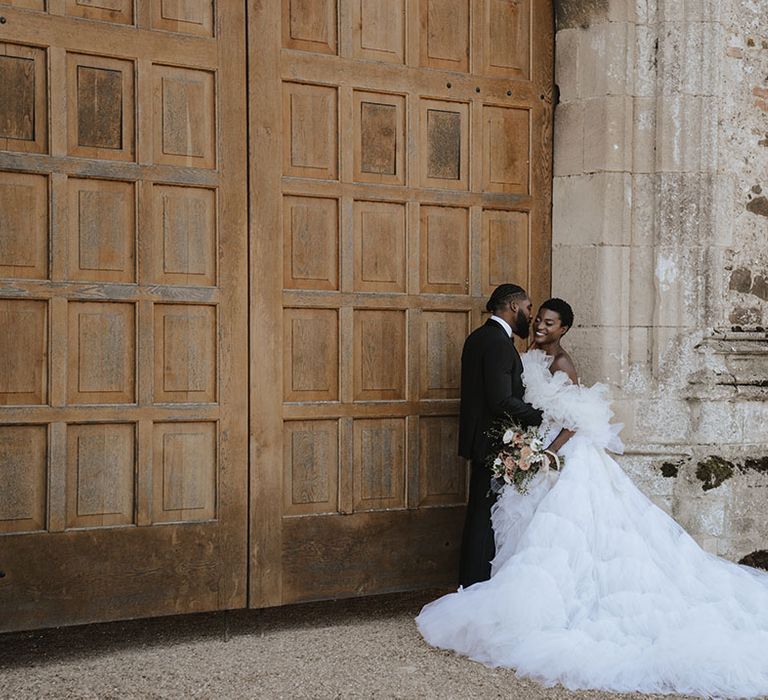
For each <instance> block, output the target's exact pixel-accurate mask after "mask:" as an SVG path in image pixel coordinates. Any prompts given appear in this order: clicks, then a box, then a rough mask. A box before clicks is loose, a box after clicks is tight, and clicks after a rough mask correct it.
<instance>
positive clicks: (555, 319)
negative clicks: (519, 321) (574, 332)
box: [533, 309, 568, 345]
mask: <svg viewBox="0 0 768 700" xmlns="http://www.w3.org/2000/svg"><path fill="white" fill-rule="evenodd" d="M567 330H568V326H564V325H563V322H562V321H561V320H560V314H559V313H557V311H552V309H539V312H538V313H537V314H536V318H535V319H534V321H533V342H534V343H536V345H549V344H551V343H554V342H556V341H558V340H560V338H562V337H563V336H564V335H565V332H566V331H567Z"/></svg>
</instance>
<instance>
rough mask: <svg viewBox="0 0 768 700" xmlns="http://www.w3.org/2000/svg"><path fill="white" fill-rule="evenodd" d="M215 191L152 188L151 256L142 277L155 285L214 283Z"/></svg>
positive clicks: (198, 188)
mask: <svg viewBox="0 0 768 700" xmlns="http://www.w3.org/2000/svg"><path fill="white" fill-rule="evenodd" d="M216 229H217V212H216V191H215V190H210V189H205V188H202V187H184V186H180V185H153V187H152V230H151V232H149V238H150V246H151V250H152V254H151V255H150V256H149V260H148V261H147V268H148V269H147V270H146V278H147V279H148V281H150V282H153V283H157V284H177V285H184V286H194V287H198V286H213V285H215V284H216V240H217V236H216Z"/></svg>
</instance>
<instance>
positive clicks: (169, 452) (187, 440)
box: [152, 422, 218, 523]
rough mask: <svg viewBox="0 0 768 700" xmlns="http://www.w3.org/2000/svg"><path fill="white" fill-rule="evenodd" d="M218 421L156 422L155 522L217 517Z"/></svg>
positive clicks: (153, 518)
mask: <svg viewBox="0 0 768 700" xmlns="http://www.w3.org/2000/svg"><path fill="white" fill-rule="evenodd" d="M217 479H218V449H217V439H216V423H213V422H200V423H155V426H154V441H153V450H152V522H153V523H167V522H194V521H200V520H212V519H214V518H215V517H216V491H217V483H218V482H217Z"/></svg>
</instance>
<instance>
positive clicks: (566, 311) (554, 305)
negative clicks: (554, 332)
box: [540, 297, 573, 328]
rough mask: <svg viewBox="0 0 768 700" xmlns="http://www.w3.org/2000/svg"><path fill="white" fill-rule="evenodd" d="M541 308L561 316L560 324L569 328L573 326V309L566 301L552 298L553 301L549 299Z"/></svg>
mask: <svg viewBox="0 0 768 700" xmlns="http://www.w3.org/2000/svg"><path fill="white" fill-rule="evenodd" d="M540 308H541V309H549V310H550V311H554V312H555V313H556V314H558V316H560V323H562V324H563V325H564V326H568V328H570V327H571V326H573V309H572V308H571V305H570V304H569V303H568V302H567V301H565V299H558V298H557V297H552V298H551V299H547V300H546V301H545V302H544V303H543V304H542V305H541V307H540Z"/></svg>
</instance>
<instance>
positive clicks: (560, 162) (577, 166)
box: [553, 102, 584, 178]
mask: <svg viewBox="0 0 768 700" xmlns="http://www.w3.org/2000/svg"><path fill="white" fill-rule="evenodd" d="M553 165H554V175H555V177H556V178H557V177H562V176H566V175H581V174H582V173H583V172H584V103H583V102H570V103H566V104H559V105H558V106H557V107H556V109H555V134H554V164H553Z"/></svg>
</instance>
